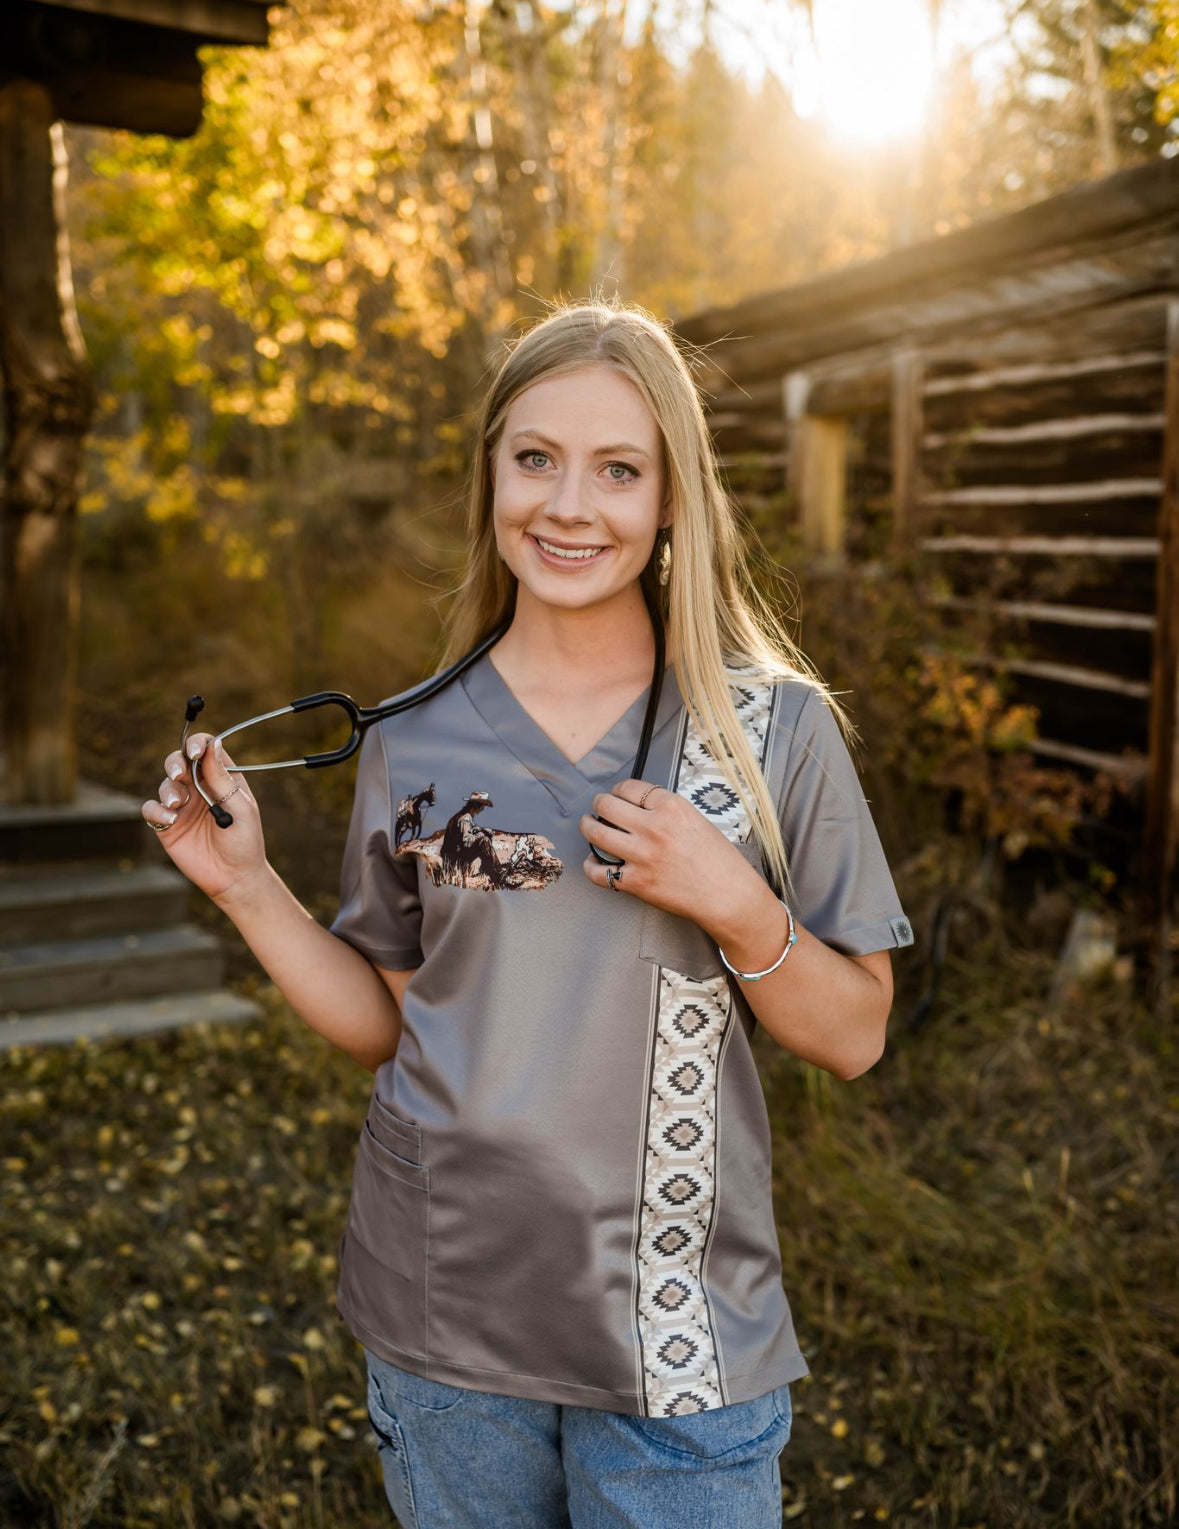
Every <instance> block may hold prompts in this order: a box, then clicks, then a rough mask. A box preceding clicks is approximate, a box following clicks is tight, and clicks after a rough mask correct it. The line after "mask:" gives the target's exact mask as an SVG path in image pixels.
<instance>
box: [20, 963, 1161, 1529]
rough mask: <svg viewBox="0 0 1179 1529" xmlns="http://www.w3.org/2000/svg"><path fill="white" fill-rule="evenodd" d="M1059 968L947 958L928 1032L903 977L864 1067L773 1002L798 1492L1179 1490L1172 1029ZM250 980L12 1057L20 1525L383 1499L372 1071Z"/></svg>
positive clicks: (357, 1523)
mask: <svg viewBox="0 0 1179 1529" xmlns="http://www.w3.org/2000/svg"><path fill="white" fill-rule="evenodd" d="M899 972H900V964H899V962H898V974H899ZM913 975H914V976H915V971H914V974H913ZM1050 975H1051V969H1050V963H1048V962H1047V961H1046V960H1045V959H1044V958H1043V957H1041V956H1038V955H1036V954H1035V953H1034V952H1027V951H1024V952H1020V951H1014V952H1012V953H1011V956H1010V958H1009V959H1008V960H1007V961H1005V962H1003V963H1000V964H996V965H992V966H989V967H983V966H980V965H979V964H977V963H976V964H974V965H973V966H972V965H967V964H958V965H955V966H953V967H952V968H951V970H950V971H949V972H948V974H947V978H946V983H945V988H944V993H945V997H944V1002H943V1005H942V1007H941V1008H940V1010H939V1012H938V1014H937V1015H936V1016H935V1017H934V1019H933V1020H931V1021H930V1023H929V1024H928V1025H926V1026H925V1027H924V1028H923V1029H922V1030H921V1031H920V1032H919V1033H916V1034H912V1035H908V1034H906V1032H905V1029H904V1013H905V994H904V993H902V994H901V995H900V996H899V998H898V1005H897V1007H896V1008H895V1009H894V1018H893V1020H892V1021H891V1028H892V1030H893V1034H892V1036H891V1037H890V1046H889V1050H888V1052H887V1053H886V1055H885V1057H884V1059H883V1060H882V1061H881V1062H880V1063H879V1064H878V1066H877V1067H876V1068H874V1069H873V1070H872V1071H871V1072H869V1073H867V1074H865V1075H864V1076H863V1077H861V1078H859V1079H857V1080H855V1081H854V1082H853V1083H851V1084H840V1083H837V1082H836V1081H835V1080H833V1079H831V1078H830V1077H828V1076H827V1075H826V1074H823V1073H822V1072H820V1071H818V1070H817V1069H814V1068H812V1067H809V1066H807V1065H805V1064H802V1063H800V1062H798V1061H797V1060H796V1059H794V1058H792V1057H790V1056H789V1055H787V1054H786V1053H784V1052H782V1051H780V1050H778V1049H777V1048H776V1047H775V1046H774V1045H773V1043H772V1042H771V1041H769V1039H768V1037H766V1036H765V1035H764V1034H763V1033H761V1032H759V1033H758V1036H757V1046H758V1059H759V1064H760V1065H761V1067H762V1071H763V1077H764V1079H765V1085H766V1092H767V1098H768V1101H769V1107H770V1113H771V1120H772V1123H773V1128H774V1137H775V1171H776V1196H777V1205H778V1212H779V1224H780V1227H781V1231H782V1248H783V1257H784V1279H785V1286H786V1289H787V1292H788V1294H789V1296H790V1299H791V1303H792V1307H793V1309H794V1312H795V1317H796V1322H797V1326H798V1331H799V1337H800V1340H801V1342H802V1345H803V1348H804V1351H805V1352H806V1354H807V1359H808V1363H809V1364H810V1366H811V1372H812V1373H811V1374H810V1375H809V1376H808V1377H807V1378H805V1379H804V1380H802V1381H799V1382H796V1383H795V1384H794V1385H793V1386H792V1396H793V1401H794V1414H795V1421H794V1430H793V1434H792V1437H791V1441H790V1443H789V1445H788V1446H787V1448H786V1450H785V1452H784V1454H783V1456H782V1471H783V1480H784V1512H785V1515H786V1520H787V1522H796V1523H799V1524H802V1525H807V1524H814V1525H823V1526H825V1529H838V1526H842V1525H845V1524H847V1525H850V1524H853V1523H860V1522H863V1523H882V1522H887V1523H890V1524H894V1525H897V1526H909V1525H930V1526H951V1525H953V1526H962V1529H973V1526H986V1529H997V1526H1025V1525H1026V1526H1032V1525H1036V1526H1039V1525H1052V1526H1056V1525H1061V1526H1064V1525H1091V1526H1101V1529H1110V1526H1115V1525H1139V1524H1141V1525H1148V1524H1159V1525H1161V1524H1165V1523H1169V1522H1173V1521H1174V1514H1175V1506H1176V1461H1175V1436H1174V1417H1175V1413H1176V1407H1175V1401H1176V1376H1177V1372H1179V1362H1177V1360H1176V1356H1175V1353H1174V1350H1173V1344H1172V1342H1171V1340H1172V1339H1173V1335H1174V1332H1175V1321H1174V1319H1175V1298H1174V1277H1173V1276H1174V1246H1175V1244H1174V1236H1175V1221H1176V1198H1177V1193H1176V1183H1177V1180H1176V1174H1175V1166H1176V1164H1175V1135H1174V1130H1173V1125H1174V1114H1175V1107H1176V1104H1177V1102H1179V1079H1177V1077H1176V1064H1175V1047H1174V1031H1173V1029H1168V1028H1167V1027H1165V1026H1163V1027H1158V1026H1156V1025H1155V1024H1154V1023H1153V1022H1152V1021H1151V1020H1150V1019H1149V1018H1148V1017H1147V1015H1146V1013H1145V1011H1144V1010H1143V1008H1141V1007H1140V1006H1139V1005H1138V1004H1136V1002H1135V1001H1134V999H1133V997H1132V995H1131V994H1130V993H1129V992H1128V991H1127V990H1126V988H1125V987H1124V986H1122V985H1120V984H1118V983H1116V982H1114V981H1113V980H1112V979H1111V980H1110V981H1109V982H1107V983H1106V984H1105V985H1104V986H1099V987H1096V988H1093V989H1091V990H1090V991H1089V992H1088V993H1086V994H1085V995H1083V996H1081V995H1076V996H1074V997H1073V998H1071V999H1068V1000H1066V1001H1065V1002H1064V1003H1063V1004H1062V1005H1061V1006H1060V1007H1058V1008H1057V1009H1055V1010H1051V1011H1050V1010H1049V1009H1048V1007H1047V1006H1046V1004H1045V1002H1044V1000H1043V998H1042V996H1041V995H1042V993H1043V992H1044V990H1045V989H1046V987H1047V983H1048V980H1049V978H1050ZM902 985H903V984H902ZM258 992H259V996H260V997H261V998H262V999H263V1001H264V1005H265V1016H264V1018H263V1019H262V1020H260V1021H259V1022H257V1023H255V1024H250V1025H245V1026H222V1027H208V1026H202V1027H196V1028H193V1029H190V1030H187V1031H183V1032H177V1033H170V1034H165V1035H161V1036H157V1037H155V1038H152V1039H144V1040H132V1041H104V1042H102V1043H101V1044H91V1045H86V1044H79V1045H76V1046H73V1047H70V1048H63V1049H47V1050H42V1051H33V1050H25V1051H18V1052H11V1053H8V1054H6V1055H3V1056H2V1057H0V1071H2V1074H3V1084H4V1087H3V1107H2V1115H0V1121H2V1125H0V1131H2V1136H0V1172H2V1174H3V1186H4V1193H3V1207H4V1208H3V1213H2V1214H3V1237H4V1247H5V1268H6V1271H7V1276H8V1278H7V1280H6V1284H5V1289H4V1295H3V1319H2V1320H3V1345H4V1353H5V1355H6V1383H5V1386H4V1388H3V1393H2V1400H0V1458H2V1460H3V1466H2V1468H0V1522H3V1523H4V1524H5V1525H10V1526H12V1529H19V1526H32V1525H37V1526H41V1525H45V1526H54V1529H85V1526H93V1529H106V1526H110V1529H114V1526H118V1529H138V1526H140V1525H142V1526H148V1525H152V1526H156V1525H180V1526H190V1525H222V1524H233V1523H240V1524H243V1525H251V1526H254V1525H256V1526H260V1529H262V1526H265V1529H303V1526H333V1529H334V1526H348V1529H364V1526H367V1525H373V1526H376V1525H382V1526H387V1525H388V1524H389V1523H390V1520H391V1515H390V1514H389V1510H388V1507H387V1505H386V1503H385V1500H384V1495H383V1489H382V1487H381V1482H380V1470H379V1462H378V1460H377V1457H376V1454H375V1449H374V1446H373V1444H372V1441H371V1438H370V1433H369V1428H368V1424H367V1420H366V1416H365V1408H364V1367H363V1355H362V1353H361V1350H360V1348H359V1346H358V1345H357V1344H356V1343H355V1341H354V1340H353V1339H352V1338H351V1336H350V1335H349V1334H348V1333H347V1331H346V1329H345V1328H344V1326H343V1324H342V1322H341V1321H340V1319H339V1316H338V1314H337V1313H336V1311H335V1306H334V1289H335V1275H336V1262H335V1250H336V1247H337V1243H338V1238H339V1234H340V1231H341V1230H342V1227H343V1221H344V1216H345V1212H346V1206H347V1194H348V1186H349V1183H350V1173H351V1164H352V1157H353V1153H354V1150H355V1144H356V1137H357V1133H358V1130H359V1127H360V1122H361V1120H362V1118H363V1114H364V1108H365V1103H366V1101H367V1096H368V1091H369V1087H370V1084H371V1078H370V1075H369V1074H367V1073H365V1072H363V1070H362V1069H360V1068H359V1067H357V1066H356V1065H355V1064H354V1063H352V1062H350V1061H349V1060H348V1059H347V1058H345V1057H343V1056H341V1055H339V1054H337V1053H334V1052H332V1051H331V1050H330V1049H329V1048H327V1047H326V1046H325V1045H324V1043H323V1042H322V1041H320V1040H319V1038H318V1037H316V1036H315V1035H314V1034H312V1032H310V1031H309V1030H307V1029H306V1028H305V1027H304V1026H302V1025H301V1024H300V1022H299V1021H297V1020H296V1019H295V1018H294V1016H293V1015H292V1014H291V1013H290V1011H289V1010H288V1009H287V1008H286V1007H285V1005H284V1004H283V1003H282V1001H281V999H280V998H279V996H278V995H277V993H276V992H275V990H274V989H273V988H271V987H270V986H269V985H262V986H260V987H259V989H258Z"/></svg>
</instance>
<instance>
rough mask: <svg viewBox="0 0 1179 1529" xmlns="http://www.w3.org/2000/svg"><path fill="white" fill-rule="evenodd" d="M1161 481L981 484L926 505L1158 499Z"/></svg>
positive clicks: (932, 497) (929, 499)
mask: <svg viewBox="0 0 1179 1529" xmlns="http://www.w3.org/2000/svg"><path fill="white" fill-rule="evenodd" d="M1162 491H1163V481H1162V479H1161V478H1109V479H1107V480H1106V481H1105V482H1104V483H1044V484H1039V485H1032V484H1028V483H990V484H987V483H984V484H979V485H978V486H977V487H975V488H950V489H942V490H939V491H938V492H936V493H928V494H926V495H925V496H924V500H923V502H924V503H925V504H1092V503H1095V502H1098V501H1101V500H1107V499H1157V498H1158V496H1159V495H1160V494H1161V493H1162Z"/></svg>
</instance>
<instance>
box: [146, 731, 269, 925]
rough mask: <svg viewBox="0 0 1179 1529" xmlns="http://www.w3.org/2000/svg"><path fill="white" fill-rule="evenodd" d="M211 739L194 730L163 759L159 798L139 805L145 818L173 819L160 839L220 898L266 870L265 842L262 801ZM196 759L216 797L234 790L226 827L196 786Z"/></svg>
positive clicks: (185, 868)
mask: <svg viewBox="0 0 1179 1529" xmlns="http://www.w3.org/2000/svg"><path fill="white" fill-rule="evenodd" d="M212 738H213V734H212V733H193V734H191V735H190V736H189V738H188V739H187V740H186V742H185V751H186V753H182V752H181V751H180V750H179V749H176V750H175V751H174V752H173V753H171V754H169V755H168V756H167V758H166V759H165V760H164V771H165V774H164V778H163V780H162V781H161V782H160V785H159V797H158V800H157V799H156V798H152V800H150V801H147V802H144V803H143V805H142V806H141V807H140V809H139V810H140V814H141V815H142V817H143V820H144V822H145V823H151V824H157V825H158V824H163V823H167V822H168V821H169V819H171V820H172V822H171V827H169V828H166V829H164V831H163V832H162V833H160V834H157V838H158V839H159V841H160V843H161V844H162V845H163V846H164V848H165V850H167V852H168V855H169V856H170V857H171V860H172V863H173V864H174V865H175V866H176V867H177V869H178V870H180V871H182V872H183V873H184V875H185V876H187V877H188V879H189V881H191V882H192V883H193V885H194V886H197V887H199V888H200V889H201V891H202V892H204V893H205V894H206V895H207V896H209V897H210V898H212V899H213V901H214V902H218V901H219V900H221V899H222V898H225V897H232V896H233V895H234V893H235V892H237V891H240V890H242V889H243V888H244V887H246V886H247V885H248V884H249V882H250V881H251V880H252V879H253V878H254V877H255V876H257V875H258V874H259V873H260V872H262V871H263V870H265V868H266V846H265V843H264V842H263V838H262V818H261V815H260V813H259V811H258V803H257V802H256V801H255V799H254V794H253V792H252V791H251V790H250V788H249V785H248V784H247V777H246V776H245V775H241V774H237V775H234V774H231V773H230V772H231V769H232V766H233V760H232V759H231V758H230V757H229V755H228V754H226V753H224V752H222V755H221V757H220V758H217V751H216V750H215V749H212V748H210V747H209V744H210V742H211V741H212ZM186 755H187V757H186ZM194 759H197V760H199V761H200V763H199V769H200V775H201V784H202V785H203V786H204V788H205V790H206V791H207V792H208V794H209V795H210V796H211V797H212V798H213V799H214V800H216V799H217V798H218V797H223V796H225V795H226V794H227V793H228V792H231V791H232V792H233V795H232V796H231V797H229V800H228V801H227V802H226V804H225V805H226V810H227V811H228V812H229V813H230V814H231V815H232V817H233V822H232V823H231V824H230V825H229V827H228V828H218V827H217V824H216V822H215V821H214V819H213V814H212V813H211V812H210V811H209V807H208V804H207V803H206V802H205V801H204V800H203V799H202V797H201V794H200V792H199V791H198V790H197V789H196V787H195V786H194V785H193V781H192V770H193V760H194ZM235 787H237V788H238V789H236V790H235V789H234V788H235Z"/></svg>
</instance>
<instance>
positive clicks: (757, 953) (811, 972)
mask: <svg viewBox="0 0 1179 1529" xmlns="http://www.w3.org/2000/svg"><path fill="white" fill-rule="evenodd" d="M745 869H748V867H745ZM745 887H746V899H747V900H746V901H744V902H740V901H737V902H735V903H734V904H733V905H732V908H731V911H730V913H729V916H728V917H727V918H725V919H724V920H723V921H720V920H718V921H717V922H716V923H715V924H713V925H712V926H711V927H710V928H709V930H708V933H709V934H711V935H712V937H713V939H714V940H716V942H717V944H718V945H720V946H721V948H722V949H723V950H724V953H725V955H726V956H728V958H729V960H730V961H731V962H732V963H733V965H734V966H736V967H739V968H740V969H741V970H742V971H747V972H748V971H760V970H761V969H762V968H763V967H766V966H769V965H770V963H771V962H772V961H776V960H777V958H778V956H779V955H780V954H781V953H782V950H783V949H784V947H785V945H786V938H787V931H788V928H789V922H788V920H787V917H786V912H785V910H784V909H783V907H782V905H781V903H780V902H779V901H778V899H777V898H776V897H775V896H774V894H773V892H772V891H771V890H770V888H769V887H768V886H767V885H766V884H765V882H764V881H762V880H761V878H760V877H757V878H756V880H754V879H751V878H745ZM794 929H795V933H796V934H797V936H798V942H797V944H796V945H795V946H794V949H793V950H792V951H791V952H790V954H789V955H788V956H787V957H786V959H785V961H783V963H782V965H781V966H780V967H779V968H778V970H777V971H776V972H771V973H770V975H769V976H768V977H762V978H761V980H760V981H758V982H742V983H741V991H742V992H743V993H744V994H745V997H746V1000H747V1001H748V1003H749V1007H750V1008H751V1009H752V1010H753V1012H754V1014H755V1015H756V1016H757V1019H758V1022H759V1023H760V1024H761V1025H762V1026H764V1028H765V1029H766V1030H767V1031H768V1032H769V1033H770V1035H772V1036H773V1037H774V1039H775V1040H776V1041H777V1042H778V1044H779V1046H782V1047H784V1048H785V1049H786V1050H787V1051H792V1052H794V1054H795V1055H796V1056H800V1057H802V1058H803V1060H804V1061H807V1062H814V1063H815V1064H816V1066H819V1067H822V1068H824V1069H825V1070H826V1071H827V1072H830V1073H833V1074H834V1076H835V1077H837V1078H840V1079H842V1080H844V1081H847V1080H849V1079H851V1078H855V1077H858V1076H859V1075H860V1073H862V1072H867V1071H868V1069H869V1068H870V1067H872V1066H874V1065H875V1064H876V1063H877V1062H878V1061H879V1060H880V1057H881V1054H882V1053H883V1051H884V1037H885V1026H886V1024H887V1021H888V1015H889V1011H890V1010H891V1008H892V997H893V985H892V960H891V958H890V957H889V953H888V951H887V950H873V951H870V952H869V953H868V954H867V955H863V956H845V955H844V954H843V953H842V952H841V951H838V950H835V949H833V948H832V947H831V946H830V945H828V944H826V943H825V942H824V941H823V940H820V939H817V938H816V937H815V936H814V935H813V934H811V932H810V930H808V929H804V928H803V926H802V925H801V924H800V923H799V922H798V920H797V919H795V921H794Z"/></svg>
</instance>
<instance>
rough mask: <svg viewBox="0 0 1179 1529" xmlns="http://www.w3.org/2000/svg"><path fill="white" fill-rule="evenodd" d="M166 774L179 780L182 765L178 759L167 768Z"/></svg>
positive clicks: (182, 770)
mask: <svg viewBox="0 0 1179 1529" xmlns="http://www.w3.org/2000/svg"><path fill="white" fill-rule="evenodd" d="M168 774H169V775H170V776H171V777H172V779H173V780H179V779H180V777H181V776H182V775H183V774H184V766H183V765H182V764H181V763H180V761H179V760H177V761H176V763H175V764H174V765H172V766H171V767H170V768H169V770H168Z"/></svg>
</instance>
